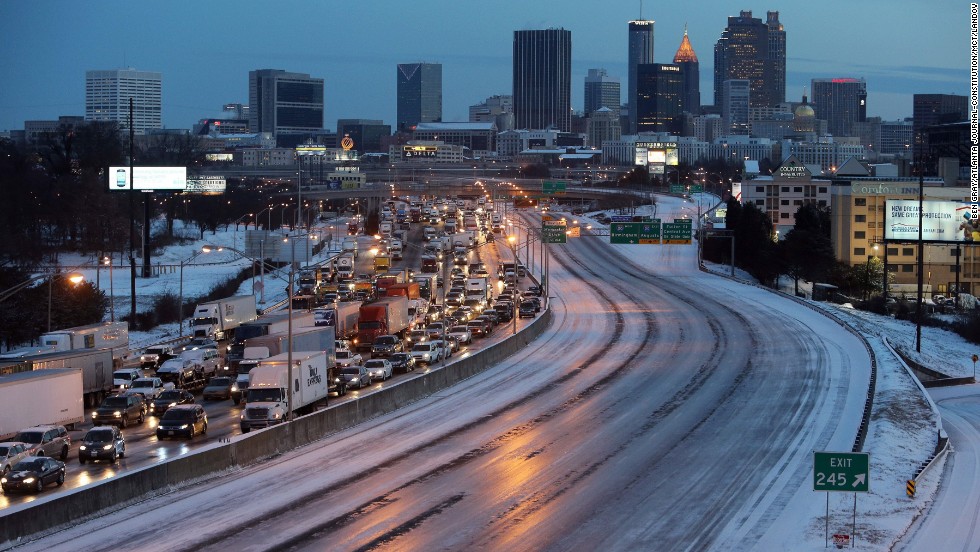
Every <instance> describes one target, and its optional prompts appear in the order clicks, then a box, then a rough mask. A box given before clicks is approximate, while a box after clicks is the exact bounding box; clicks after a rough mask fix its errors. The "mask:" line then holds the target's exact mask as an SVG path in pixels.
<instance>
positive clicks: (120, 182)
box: [109, 167, 187, 192]
mask: <svg viewBox="0 0 980 552" xmlns="http://www.w3.org/2000/svg"><path fill="white" fill-rule="evenodd" d="M133 172H134V174H135V178H133V189H134V190H141V191H163V190H169V191H180V192H182V191H184V189H185V188H186V187H187V167H133ZM129 179H130V176H129V167H109V189H110V190H128V189H129Z"/></svg>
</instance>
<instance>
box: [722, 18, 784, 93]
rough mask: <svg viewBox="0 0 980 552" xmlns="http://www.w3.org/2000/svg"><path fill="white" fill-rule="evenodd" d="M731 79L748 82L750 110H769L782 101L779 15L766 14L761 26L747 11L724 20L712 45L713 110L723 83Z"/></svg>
mask: <svg viewBox="0 0 980 552" xmlns="http://www.w3.org/2000/svg"><path fill="white" fill-rule="evenodd" d="M770 33H772V36H770ZM731 79H747V80H748V81H749V86H750V89H751V100H750V101H751V104H752V107H773V106H776V105H778V104H780V103H782V102H784V101H786V33H785V31H784V30H783V26H782V24H781V23H779V12H770V13H769V17H768V20H767V21H766V22H765V23H763V22H762V20H761V19H759V18H756V17H752V12H751V11H742V12H740V13H739V15H738V17H729V18H728V26H727V27H726V28H725V30H724V31H722V33H721V38H719V39H718V42H716V43H715V73H714V87H715V90H714V96H715V100H714V101H715V105H716V106H717V105H721V102H722V88H723V83H724V82H725V81H726V80H731Z"/></svg>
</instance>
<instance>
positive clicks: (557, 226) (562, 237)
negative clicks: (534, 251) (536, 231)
mask: <svg viewBox="0 0 980 552" xmlns="http://www.w3.org/2000/svg"><path fill="white" fill-rule="evenodd" d="M566 230H567V227H566V225H565V224H564V223H563V222H561V221H545V222H544V223H543V224H542V225H541V240H542V241H543V242H544V243H567V241H568V234H566V233H565V232H566Z"/></svg>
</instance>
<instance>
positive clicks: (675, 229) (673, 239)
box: [663, 219, 693, 244]
mask: <svg viewBox="0 0 980 552" xmlns="http://www.w3.org/2000/svg"><path fill="white" fill-rule="evenodd" d="M663 226H664V230H663V238H664V243H673V244H690V243H691V229H692V228H693V223H692V222H691V219H676V220H674V222H665V223H664V225H663Z"/></svg>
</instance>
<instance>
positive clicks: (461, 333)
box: [448, 325, 473, 345]
mask: <svg viewBox="0 0 980 552" xmlns="http://www.w3.org/2000/svg"><path fill="white" fill-rule="evenodd" d="M448 335H449V337H452V338H454V339H455V340H456V341H459V342H460V343H465V344H467V345H469V344H470V343H473V332H471V331H470V329H469V328H467V327H466V326H462V325H460V326H453V327H452V328H449V334H448Z"/></svg>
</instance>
